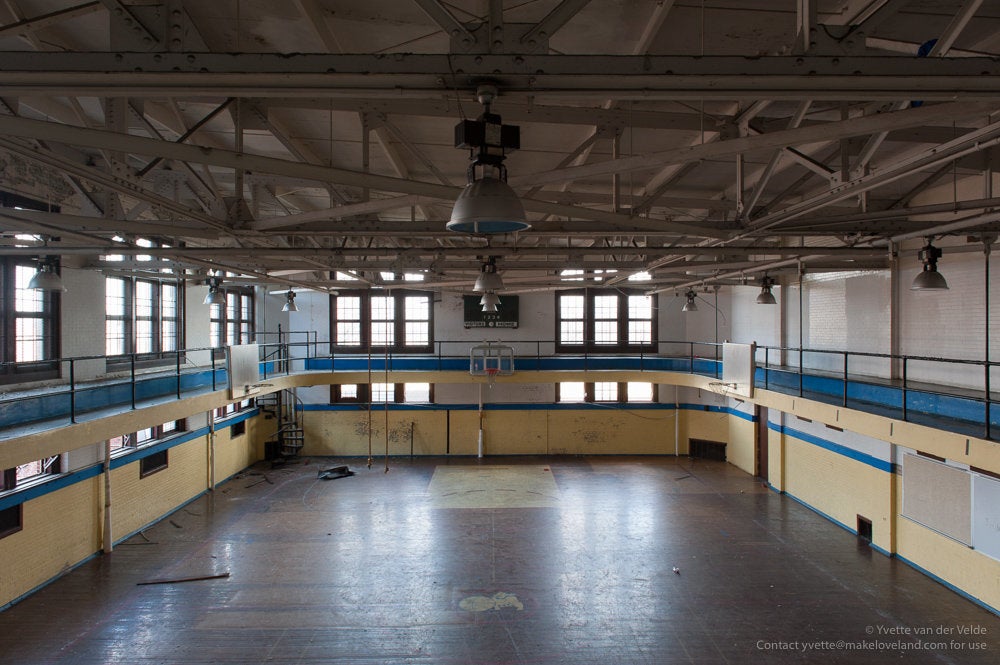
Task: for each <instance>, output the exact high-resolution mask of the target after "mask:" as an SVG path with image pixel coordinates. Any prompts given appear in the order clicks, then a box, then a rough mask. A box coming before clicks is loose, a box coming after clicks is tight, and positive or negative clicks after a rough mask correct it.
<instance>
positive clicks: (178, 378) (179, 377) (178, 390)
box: [175, 349, 181, 399]
mask: <svg viewBox="0 0 1000 665" xmlns="http://www.w3.org/2000/svg"><path fill="white" fill-rule="evenodd" d="M175 353H176V355H177V363H176V367H177V399H180V398H181V352H180V349H178V350H177V351H176V352H175Z"/></svg>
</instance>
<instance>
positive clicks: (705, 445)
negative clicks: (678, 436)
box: [689, 439, 726, 462]
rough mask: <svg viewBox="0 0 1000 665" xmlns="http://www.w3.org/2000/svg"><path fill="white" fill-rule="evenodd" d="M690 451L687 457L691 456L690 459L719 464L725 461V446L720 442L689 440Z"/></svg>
mask: <svg viewBox="0 0 1000 665" xmlns="http://www.w3.org/2000/svg"><path fill="white" fill-rule="evenodd" d="M690 451H691V452H690V453H689V455H691V457H699V458H701V459H710V460H716V461H719V462H725V461H726V444H724V443H722V442H721V441H706V440H704V439H691V441H690Z"/></svg>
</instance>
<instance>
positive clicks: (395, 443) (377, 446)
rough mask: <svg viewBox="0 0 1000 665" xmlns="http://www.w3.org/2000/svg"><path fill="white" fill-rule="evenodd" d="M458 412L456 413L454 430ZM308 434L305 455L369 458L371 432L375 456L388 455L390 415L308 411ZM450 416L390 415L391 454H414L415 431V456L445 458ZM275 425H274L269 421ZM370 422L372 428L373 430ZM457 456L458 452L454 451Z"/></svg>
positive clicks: (305, 422) (305, 417)
mask: <svg viewBox="0 0 1000 665" xmlns="http://www.w3.org/2000/svg"><path fill="white" fill-rule="evenodd" d="M457 413H459V412H457V411H453V412H452V414H451V416H452V421H453V422H452V427H453V428H454V426H455V423H454V419H455V416H456V414H457ZM302 416H303V418H302V424H303V429H304V431H305V446H304V447H303V449H302V454H303V455H332V456H337V457H340V456H343V457H352V456H365V455H368V442H369V436H368V433H369V431H370V432H371V448H372V453H373V454H379V455H384V454H385V448H386V413H385V411H372V412H371V420H370V421H369V413H368V412H367V411H306V412H305V413H303V414H302ZM447 418H448V415H447V412H445V411H437V410H434V411H392V410H390V411H389V422H388V425H389V427H388V431H389V441H388V444H389V454H390V455H409V454H410V428H411V423H412V428H413V454H414V455H444V454H445V452H446V445H447V434H446V432H447ZM269 422H271V421H269ZM369 422H370V425H371V426H370V427H369ZM452 452H454V451H452Z"/></svg>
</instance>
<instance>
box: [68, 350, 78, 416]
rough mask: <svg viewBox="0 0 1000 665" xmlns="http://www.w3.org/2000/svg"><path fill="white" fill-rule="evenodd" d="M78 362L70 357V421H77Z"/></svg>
mask: <svg viewBox="0 0 1000 665" xmlns="http://www.w3.org/2000/svg"><path fill="white" fill-rule="evenodd" d="M75 365H76V363H74V362H73V359H72V358H70V359H69V421H70V422H71V423H75V422H76V366H75Z"/></svg>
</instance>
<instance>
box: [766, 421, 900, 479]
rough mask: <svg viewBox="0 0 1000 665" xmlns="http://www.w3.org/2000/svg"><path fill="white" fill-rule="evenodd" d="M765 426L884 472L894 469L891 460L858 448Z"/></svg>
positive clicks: (782, 427)
mask: <svg viewBox="0 0 1000 665" xmlns="http://www.w3.org/2000/svg"><path fill="white" fill-rule="evenodd" d="M767 428H768V429H769V430H773V431H775V432H778V433H780V434H784V435H786V436H790V437H793V438H796V439H799V440H800V441H804V442H805V443H811V444H812V445H814V446H818V447H820V448H822V449H824V450H829V451H830V452H832V453H836V454H838V455H843V456H844V457H847V458H850V459H852V460H854V461H856V462H861V463H862V464H867V465H868V466H871V467H874V468H876V469H878V470H879V471H885V472H886V473H893V471H895V465H894V464H893V463H892V462H889V461H887V460H884V459H880V458H878V457H875V456H874V455H869V454H868V453H863V452H861V451H859V450H855V449H854V448H850V447H848V446H845V445H842V444H839V443H834V442H833V441H828V440H826V439H822V438H820V437H818V436H814V435H812V434H806V433H805V432H801V431H799V430H797V429H793V428H791V427H785V426H784V425H778V424H776V423H771V422H769V423H768V424H767Z"/></svg>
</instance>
